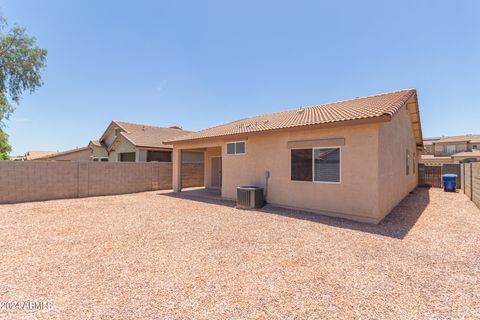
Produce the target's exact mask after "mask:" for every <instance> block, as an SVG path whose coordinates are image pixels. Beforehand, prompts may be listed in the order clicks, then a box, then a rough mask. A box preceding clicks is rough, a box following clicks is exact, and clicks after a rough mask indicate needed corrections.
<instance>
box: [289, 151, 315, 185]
mask: <svg viewBox="0 0 480 320" xmlns="http://www.w3.org/2000/svg"><path fill="white" fill-rule="evenodd" d="M291 169H292V175H291V177H292V180H295V181H312V177H313V172H312V169H313V167H312V149H292V164H291Z"/></svg>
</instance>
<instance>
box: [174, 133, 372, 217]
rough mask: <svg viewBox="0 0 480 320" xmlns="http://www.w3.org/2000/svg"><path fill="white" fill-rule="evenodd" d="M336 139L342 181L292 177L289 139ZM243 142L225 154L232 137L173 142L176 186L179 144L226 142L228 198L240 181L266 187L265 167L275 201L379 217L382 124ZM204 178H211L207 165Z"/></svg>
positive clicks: (225, 189) (224, 194)
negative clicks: (239, 151)
mask: <svg viewBox="0 0 480 320" xmlns="http://www.w3.org/2000/svg"><path fill="white" fill-rule="evenodd" d="M332 138H344V139H345V145H344V146H342V147H341V159H342V160H341V180H342V181H341V183H340V184H331V183H317V182H315V183H314V182H298V181H291V180H290V171H291V168H290V152H291V150H290V149H288V148H287V142H288V141H295V140H312V139H332ZM235 140H239V139H235ZM240 140H241V139H240ZM245 141H246V154H244V155H227V154H226V147H225V146H226V143H227V142H228V141H225V140H220V139H219V140H216V141H215V140H213V141H208V142H203V143H201V142H199V143H191V144H188V143H184V144H178V145H175V146H174V164H173V167H174V189H175V186H177V187H178V176H176V175H175V172H176V170H178V166H177V165H176V163H175V161H176V159H177V158H178V155H179V152H178V151H179V149H182V148H185V149H189V148H195V147H196V148H199V147H222V190H221V191H222V197H224V198H227V199H236V188H237V186H240V185H258V186H262V187H265V185H266V180H265V171H270V179H269V187H268V195H267V201H268V202H269V203H271V204H276V205H281V206H285V207H293V208H299V209H305V210H309V211H315V212H320V213H324V214H330V215H336V216H344V217H348V218H353V219H357V220H362V221H370V222H376V220H377V218H378V217H379V216H380V213H379V206H378V163H377V162H378V161H377V153H378V124H368V125H358V126H351V127H339V128H333V129H315V130H304V131H289V132H283V133H276V134H264V135H254V136H250V137H248V139H246V140H245ZM217 150H218V149H217ZM206 169H209V165H207V166H206ZM205 178H206V180H207V181H208V180H209V179H210V173H209V171H207V170H206V175H205ZM177 190H178V188H177Z"/></svg>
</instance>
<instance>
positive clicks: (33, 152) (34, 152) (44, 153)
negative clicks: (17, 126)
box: [23, 150, 58, 160]
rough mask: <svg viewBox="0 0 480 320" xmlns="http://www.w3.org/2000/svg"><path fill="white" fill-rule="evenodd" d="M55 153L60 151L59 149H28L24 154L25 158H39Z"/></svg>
mask: <svg viewBox="0 0 480 320" xmlns="http://www.w3.org/2000/svg"><path fill="white" fill-rule="evenodd" d="M55 153H58V151H39V150H31V151H27V153H25V155H24V156H23V159H24V160H36V159H38V158H43V157H46V156H49V155H53V154H55Z"/></svg>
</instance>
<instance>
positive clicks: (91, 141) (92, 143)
mask: <svg viewBox="0 0 480 320" xmlns="http://www.w3.org/2000/svg"><path fill="white" fill-rule="evenodd" d="M88 146H95V147H99V148H102V147H103V148H105V144H104V143H102V142H100V141H98V140H90V142H89V143H88Z"/></svg>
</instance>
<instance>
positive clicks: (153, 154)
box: [147, 150, 172, 162]
mask: <svg viewBox="0 0 480 320" xmlns="http://www.w3.org/2000/svg"><path fill="white" fill-rule="evenodd" d="M151 161H158V162H172V152H171V151H150V150H149V151H147V162H151Z"/></svg>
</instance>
